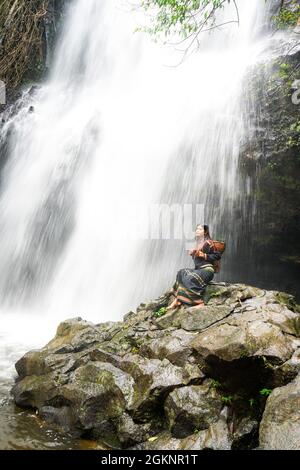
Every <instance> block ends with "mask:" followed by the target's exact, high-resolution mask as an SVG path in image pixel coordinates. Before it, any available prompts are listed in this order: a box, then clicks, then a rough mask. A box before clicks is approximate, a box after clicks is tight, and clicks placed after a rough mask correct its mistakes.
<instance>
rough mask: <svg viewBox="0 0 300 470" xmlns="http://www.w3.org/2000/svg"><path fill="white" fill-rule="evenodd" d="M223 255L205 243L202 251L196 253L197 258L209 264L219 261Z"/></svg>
mask: <svg viewBox="0 0 300 470" xmlns="http://www.w3.org/2000/svg"><path fill="white" fill-rule="evenodd" d="M221 256H222V255H221V253H220V252H219V251H214V249H213V247H212V245H211V244H210V243H208V242H207V243H205V245H204V246H203V248H202V251H201V250H199V251H198V252H197V253H196V257H197V258H203V259H204V260H205V261H208V262H209V263H213V262H214V261H218V260H219V259H221Z"/></svg>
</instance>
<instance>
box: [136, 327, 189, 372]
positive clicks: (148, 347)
mask: <svg viewBox="0 0 300 470" xmlns="http://www.w3.org/2000/svg"><path fill="white" fill-rule="evenodd" d="M194 337H195V334H193V333H187V332H186V331H184V330H182V329H179V330H175V331H170V333H169V335H164V336H163V337H158V338H155V339H152V340H149V341H147V342H146V343H145V344H143V345H142V346H141V349H140V354H141V355H142V356H146V357H149V358H151V359H163V358H166V359H168V360H169V361H170V362H172V364H175V365H178V366H181V367H183V366H184V365H185V364H186V363H187V362H188V361H189V358H190V356H191V353H192V349H191V348H190V347H189V346H188V345H189V343H190V342H191V340H192V339H193V338H194Z"/></svg>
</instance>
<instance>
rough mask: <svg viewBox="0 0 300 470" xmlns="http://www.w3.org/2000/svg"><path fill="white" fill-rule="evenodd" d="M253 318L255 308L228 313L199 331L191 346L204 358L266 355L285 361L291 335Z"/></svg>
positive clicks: (291, 352)
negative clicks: (240, 312)
mask: <svg viewBox="0 0 300 470" xmlns="http://www.w3.org/2000/svg"><path fill="white" fill-rule="evenodd" d="M257 318H258V317H257V311H256V310H254V311H251V312H247V314H246V315H242V316H240V315H239V316H232V317H231V318H229V319H228V320H226V322H222V323H221V324H217V325H215V326H212V327H211V328H209V329H208V330H206V331H205V332H202V333H200V334H199V335H198V336H197V337H196V338H195V339H193V340H192V342H191V346H192V348H194V349H195V350H196V351H197V352H198V353H199V354H200V355H202V356H204V357H205V358H209V357H216V358H218V359H221V360H224V361H234V360H237V359H240V358H242V357H251V356H252V357H253V356H268V357H272V358H273V359H274V360H277V361H278V362H281V363H282V362H284V361H286V360H287V359H288V358H290V357H291V355H292V354H293V346H292V344H291V339H290V338H288V337H287V336H286V335H284V334H283V333H282V331H281V329H280V328H279V327H278V326H275V325H272V323H270V322H267V321H262V320H258V319H257ZM251 320H253V321H251Z"/></svg>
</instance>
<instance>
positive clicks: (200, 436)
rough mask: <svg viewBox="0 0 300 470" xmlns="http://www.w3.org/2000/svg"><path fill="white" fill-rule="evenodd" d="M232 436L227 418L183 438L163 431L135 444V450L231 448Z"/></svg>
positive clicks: (222, 418)
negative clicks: (154, 437)
mask: <svg viewBox="0 0 300 470" xmlns="http://www.w3.org/2000/svg"><path fill="white" fill-rule="evenodd" d="M231 444H232V438H231V436H230V433H229V431H228V427H227V424H226V418H224V417H222V416H221V418H220V420H219V421H217V422H216V423H214V424H212V425H210V426H209V428H208V429H206V430H204V431H200V432H195V433H194V434H191V435H190V436H187V437H185V438H183V439H177V438H174V437H173V436H172V434H171V433H170V432H163V433H161V434H159V435H158V436H156V439H155V440H152V441H148V442H144V443H143V444H141V445H138V446H135V447H134V449H135V450H196V451H198V450H230V449H231Z"/></svg>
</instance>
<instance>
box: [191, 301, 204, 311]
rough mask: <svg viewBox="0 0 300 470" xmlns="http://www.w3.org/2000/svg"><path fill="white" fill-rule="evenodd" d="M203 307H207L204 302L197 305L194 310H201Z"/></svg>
mask: <svg viewBox="0 0 300 470" xmlns="http://www.w3.org/2000/svg"><path fill="white" fill-rule="evenodd" d="M203 307H205V303H204V302H202V303H201V304H197V305H195V306H194V307H193V309H195V310H200V308H203Z"/></svg>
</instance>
